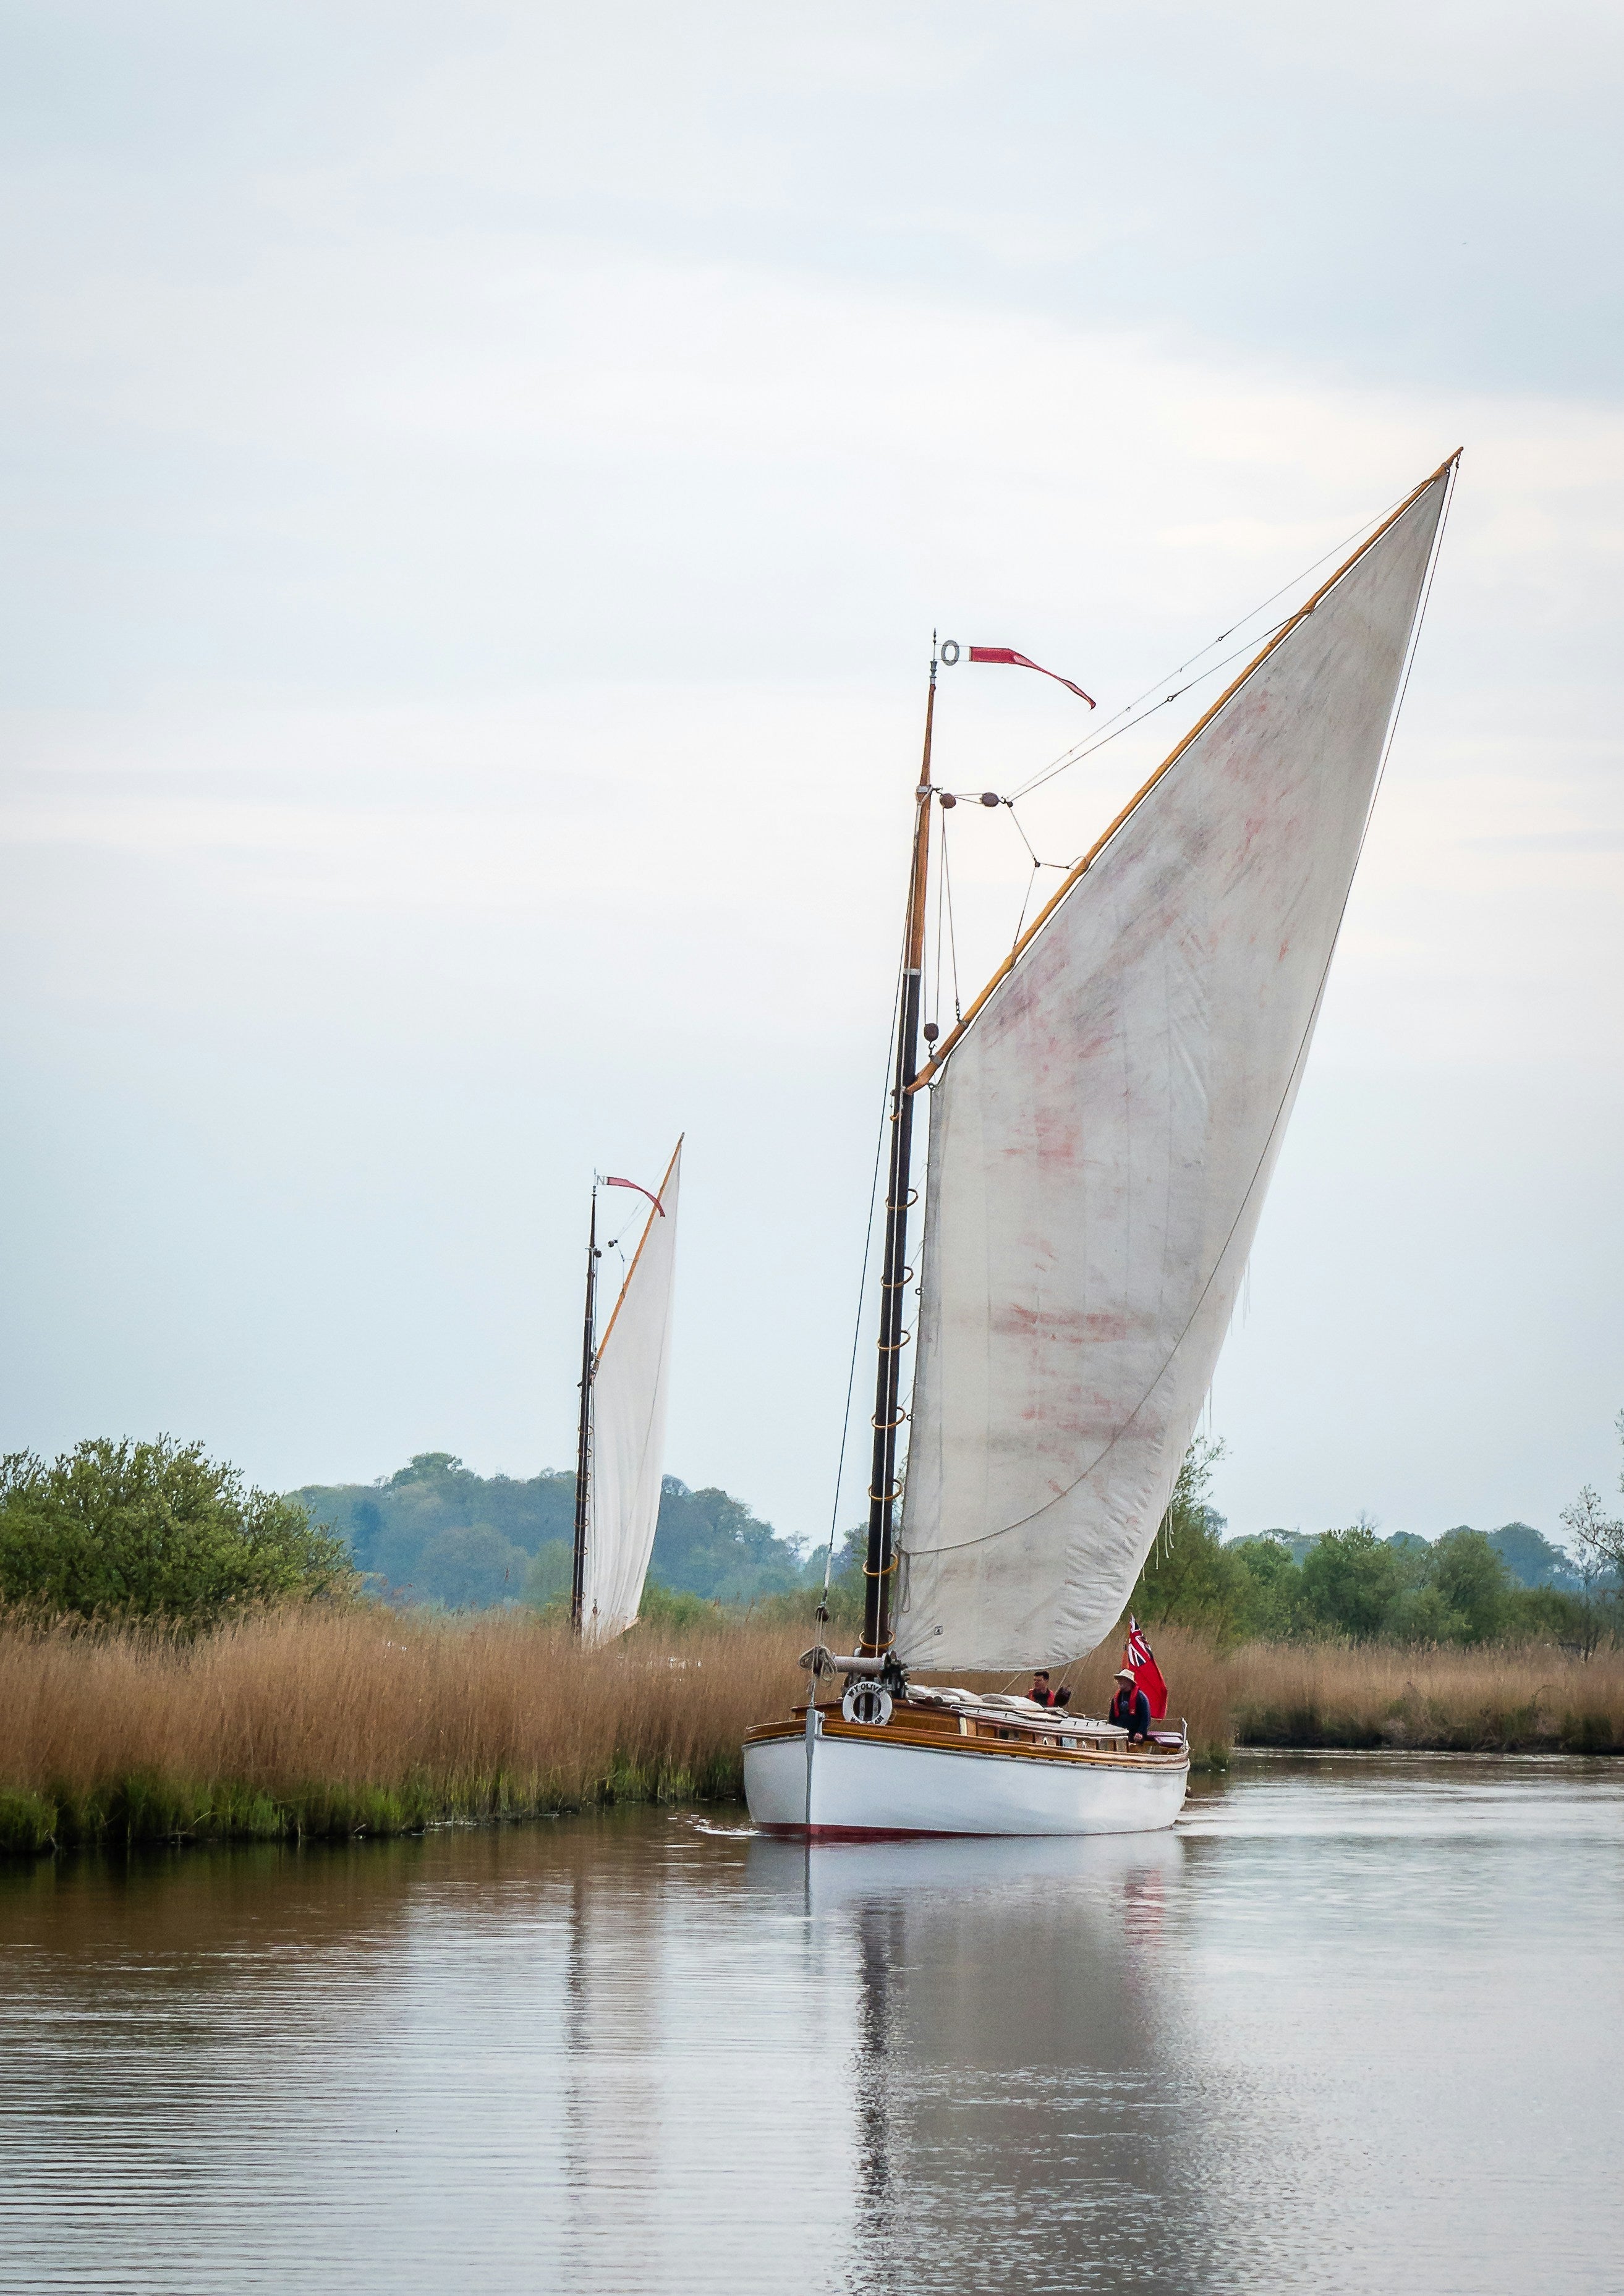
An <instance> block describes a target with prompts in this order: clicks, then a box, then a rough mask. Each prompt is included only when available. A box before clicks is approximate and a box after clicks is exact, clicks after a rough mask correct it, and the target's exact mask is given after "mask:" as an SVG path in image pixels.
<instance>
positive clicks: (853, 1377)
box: [808, 947, 907, 1699]
mask: <svg viewBox="0 0 1624 2296" xmlns="http://www.w3.org/2000/svg"><path fill="white" fill-rule="evenodd" d="M906 964H907V950H906V947H904V948H903V950H902V952H901V954H900V955H899V956H898V961H897V981H896V986H895V988H893V990H892V992H891V1019H890V1028H889V1029H887V1031H886V1038H885V1044H886V1060H885V1087H884V1090H883V1091H882V1094H881V1096H880V1128H879V1132H878V1135H877V1136H876V1138H875V1140H874V1174H873V1177H871V1179H870V1181H869V1184H868V1226H867V1228H866V1230H865V1234H864V1239H863V1272H862V1274H861V1275H859V1276H858V1278H857V1315H856V1316H855V1317H854V1318H853V1321H852V1327H851V1361H850V1363H849V1365H848V1366H847V1370H846V1409H845V1414H844V1415H843V1416H842V1418H841V1453H840V1458H839V1461H838V1463H837V1464H836V1466H835V1470H834V1503H833V1506H832V1507H831V1509H830V1513H829V1546H828V1549H827V1552H826V1553H825V1554H824V1591H823V1594H822V1595H821V1597H820V1598H819V1607H820V1608H821V1609H822V1611H823V1612H824V1620H823V1621H822V1623H824V1624H827V1621H828V1612H829V1582H830V1579H832V1578H833V1574H834V1538H835V1532H836V1530H837V1529H838V1527H839V1524H840V1519H841V1485H842V1484H843V1483H844V1481H845V1479H846V1449H847V1446H848V1444H849V1442H850V1440H851V1398H852V1394H853V1391H854V1390H855V1389H856V1386H857V1350H858V1349H859V1348H860V1347H861V1345H862V1343H863V1308H864V1304H865V1300H866V1299H867V1296H868V1263H869V1260H870V1259H872V1258H873V1256H874V1204H875V1201H876V1200H877V1198H878V1196H879V1193H880V1167H881V1164H882V1162H883V1160H884V1156H885V1127H886V1111H887V1110H888V1108H889V1106H890V1092H891V1045H892V1042H893V1040H894V1039H895V1037H896V1034H897V1016H898V1011H899V1009H900V1006H901V1003H902V979H903V973H904V972H905V970H906ZM808 1695H809V1696H810V1697H812V1698H814V1699H816V1696H817V1680H816V1676H815V1677H813V1681H812V1687H811V1690H810V1692H809V1693H808Z"/></svg>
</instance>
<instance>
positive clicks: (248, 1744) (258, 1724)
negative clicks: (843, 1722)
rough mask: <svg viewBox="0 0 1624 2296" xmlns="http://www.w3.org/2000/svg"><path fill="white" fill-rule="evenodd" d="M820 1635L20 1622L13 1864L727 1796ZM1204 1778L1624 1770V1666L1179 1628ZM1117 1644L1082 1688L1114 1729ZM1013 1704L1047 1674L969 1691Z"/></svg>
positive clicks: (754, 1630)
mask: <svg viewBox="0 0 1624 2296" xmlns="http://www.w3.org/2000/svg"><path fill="white" fill-rule="evenodd" d="M808 1640H810V1633H809V1630H808V1628H807V1627H806V1626H804V1625H802V1626H797V1625H796V1624H794V1623H793V1622H792V1621H791V1622H788V1623H785V1622H783V1621H782V1620H761V1619H752V1618H750V1616H749V1615H748V1614H746V1615H744V1616H742V1617H734V1618H733V1619H728V1618H726V1616H725V1615H718V1618H717V1619H716V1620H715V1621H714V1622H713V1623H711V1622H708V1623H705V1624H703V1625H698V1626H689V1627H686V1628H653V1627H652V1626H651V1625H650V1624H649V1623H648V1622H645V1623H644V1625H643V1626H640V1627H639V1628H636V1630H635V1631H634V1632H633V1633H631V1634H629V1635H627V1636H624V1637H623V1638H622V1639H621V1640H620V1641H619V1642H618V1643H616V1644H612V1645H611V1647H610V1648H609V1649H607V1650H603V1651H583V1650H580V1649H578V1647H577V1646H576V1645H575V1644H574V1643H573V1642H572V1641H571V1640H570V1636H569V1635H568V1634H567V1633H566V1632H562V1631H561V1630H560V1629H559V1628H557V1627H555V1626H552V1625H549V1624H546V1623H545V1622H542V1621H539V1620H534V1619H532V1618H529V1617H528V1616H523V1615H519V1614H515V1613H513V1612H511V1611H508V1612H502V1613H497V1614H490V1613H487V1614H485V1615H483V1616H480V1617H476V1618H474V1619H472V1620H433V1619H428V1618H424V1617H422V1616H414V1615H413V1614H410V1613H406V1614H402V1613H399V1612H394V1611H381V1610H378V1609H373V1608H369V1607H363V1606H357V1607H354V1608H342V1607H337V1606H332V1607H330V1606H327V1605H323V1604H311V1605H308V1606H304V1607H298V1608H291V1609H287V1610H282V1611H266V1612H263V1613H259V1614H257V1615H251V1616H247V1617H243V1618H240V1619H237V1620H233V1621H231V1622H230V1623H228V1624H226V1625H224V1626H221V1627H218V1628H215V1629H213V1630H212V1631H210V1632H208V1633H204V1634H201V1635H196V1636H186V1635H183V1634H180V1633H176V1632H169V1631H166V1630H164V1629H162V1628H152V1627H118V1626H110V1625H97V1624H86V1623H85V1622H84V1621H82V1620H49V1621H45V1620H29V1619H28V1618H24V1617H20V1616H16V1615H13V1616H12V1617H10V1618H9V1619H8V1618H5V1617H4V1616H0V1849H11V1850H16V1851H22V1852H37V1851H39V1850H44V1849H51V1848H53V1847H55V1846H57V1845H62V1844H68V1843H72V1842H79V1841H104V1842H105V1841H115V1842H130V1841H179V1840H186V1839H208V1838H209V1837H216V1838H220V1837H226V1836H237V1837H267V1838H269V1837H275V1836H281V1835H305V1834H316V1835H320V1834H348V1833H400V1832H405V1831H410V1830H413V1829H415V1828H417V1827H420V1826H422V1825H428V1824H431V1823H437V1822H443V1821H446V1820H448V1819H455V1818H469V1819H475V1818H493V1817H504V1816H511V1817H519V1816H539V1815H542V1814H544V1813H548V1812H553V1811H560V1810H569V1809H581V1808H590V1807H592V1806H594V1805H597V1804H602V1803H605V1802H611V1801H621V1800H634V1801H648V1800H694V1799H700V1800H703V1799H712V1798H714V1799H725V1798H727V1797H730V1796H736V1795H737V1793H738V1792H739V1791H740V1785H741V1764H740V1754H739V1748H740V1743H741V1740H742V1736H743V1733H744V1730H745V1728H746V1726H748V1725H749V1724H750V1723H751V1722H753V1721H759V1720H761V1719H763V1718H766V1717H768V1716H771V1715H774V1714H780V1713H783V1712H784V1711H785V1710H787V1708H788V1707H789V1705H790V1704H791V1702H793V1701H794V1700H796V1699H797V1698H799V1697H800V1696H803V1695H804V1693H805V1685H806V1677H805V1676H804V1675H803V1674H801V1673H800V1672H799V1671H798V1669H797V1668H796V1666H795V1657H796V1653H797V1652H798V1651H799V1650H800V1648H801V1647H802V1646H803V1645H804V1644H805V1643H806V1642H808ZM1156 1647H1157V1655H1158V1657H1159V1659H1160V1660H1161V1665H1162V1668H1163V1669H1164V1671H1165V1673H1166V1675H1167V1677H1168V1680H1169V1684H1170V1685H1171V1686H1172V1710H1173V1712H1174V1714H1175V1715H1183V1716H1184V1717H1185V1719H1186V1721H1187V1723H1188V1725H1189V1730H1190V1738H1191V1743H1192V1747H1193V1751H1194V1754H1195V1757H1196V1759H1197V1762H1198V1763H1200V1764H1204V1765H1206V1766H1207V1767H1219V1766H1221V1765H1222V1764H1223V1762H1224V1761H1225V1760H1226V1759H1227V1757H1228V1752H1229V1749H1230V1747H1231V1746H1232V1745H1233V1744H1234V1743H1240V1744H1242V1745H1253V1746H1277V1747H1290V1746H1295V1747H1303V1748H1310V1747H1393V1748H1402V1747H1407V1748H1412V1749H1416V1750H1419V1749H1423V1748H1431V1749H1444V1750H1448V1751H1491V1750H1499V1751H1570V1752H1585V1753H1619V1752H1624V1653H1620V1652H1616V1651H1614V1652H1601V1653H1598V1654H1597V1656H1595V1658H1594V1659H1592V1660H1590V1661H1587V1662H1581V1661H1578V1660H1574V1659H1570V1658H1568V1657H1565V1656H1564V1655H1563V1654H1562V1652H1559V1651H1556V1650H1554V1649H1551V1648H1549V1647H1533V1648H1529V1649H1502V1648H1497V1647H1495V1648H1485V1649H1481V1650H1475V1651H1424V1652H1423V1651H1414V1650H1403V1649H1396V1648H1390V1647H1384V1646H1382V1645H1363V1646H1354V1647H1350V1646H1348V1645H1345V1644H1250V1645H1247V1646H1246V1647H1244V1648H1242V1649H1240V1650H1236V1651H1232V1652H1226V1653H1225V1652H1216V1651H1214V1650H1213V1649H1212V1648H1211V1647H1210V1646H1209V1645H1208V1644H1203V1643H1202V1642H1201V1641H1199V1640H1197V1639H1196V1638H1195V1637H1193V1636H1190V1635H1187V1634H1184V1633H1181V1632H1180V1631H1178V1630H1177V1628H1171V1627H1163V1628H1161V1630H1160V1632H1159V1633H1158V1636H1157V1643H1156ZM1117 1648H1118V1645H1117V1644H1116V1642H1115V1640H1114V1639H1113V1640H1111V1641H1110V1642H1108V1643H1107V1644H1105V1645H1104V1646H1103V1649H1101V1650H1099V1651H1096V1652H1095V1653H1094V1655H1093V1656H1092V1657H1091V1658H1089V1659H1087V1660H1085V1661H1082V1662H1081V1663H1080V1664H1079V1665H1078V1666H1076V1667H1073V1668H1070V1669H1067V1670H1066V1672H1065V1674H1064V1675H1063V1676H1058V1677H1057V1679H1063V1680H1067V1681H1069V1682H1070V1684H1071V1685H1072V1690H1073V1705H1074V1710H1075V1711H1077V1712H1079V1713H1095V1714H1097V1713H1100V1712H1103V1710H1104V1706H1105V1703H1106V1702H1107V1700H1108V1699H1109V1696H1110V1693H1111V1669H1112V1668H1113V1667H1114V1665H1115V1664H1116V1663H1117ZM958 1678H959V1679H961V1680H969V1681H972V1682H974V1683H977V1684H979V1686H980V1687H982V1688H985V1689H1006V1688H1011V1687H1021V1688H1024V1687H1025V1679H1026V1678H1025V1677H1019V1678H1017V1679H1016V1680H1015V1681H1013V1682H1012V1680H1011V1678H1010V1677H1007V1676H1000V1677H988V1676H983V1677H963V1676H961V1677H958Z"/></svg>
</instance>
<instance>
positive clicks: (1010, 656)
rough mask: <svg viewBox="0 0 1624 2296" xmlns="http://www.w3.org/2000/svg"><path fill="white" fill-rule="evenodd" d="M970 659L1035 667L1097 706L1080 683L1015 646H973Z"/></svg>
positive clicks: (1070, 691)
mask: <svg viewBox="0 0 1624 2296" xmlns="http://www.w3.org/2000/svg"><path fill="white" fill-rule="evenodd" d="M970 659H971V660H972V661H1003V662H1007V663H1008V664H1009V666H1010V668H1012V669H1035V670H1036V671H1037V672H1038V676H1039V677H1052V678H1053V679H1054V683H1055V685H1063V686H1064V687H1065V689H1066V691H1067V693H1075V694H1076V696H1077V698H1078V700H1079V701H1086V702H1087V704H1088V707H1089V708H1090V709H1094V708H1095V699H1094V696H1093V694H1092V693H1084V692H1083V689H1082V687H1081V686H1080V685H1073V684H1072V682H1071V680H1070V678H1069V677H1062V676H1061V674H1060V672H1059V670H1057V669H1046V668H1044V666H1043V664H1042V663H1041V662H1040V661H1029V660H1028V659H1027V657H1026V655H1025V654H1023V653H1017V652H1015V649H1014V647H1013V646H972V647H971V649H970Z"/></svg>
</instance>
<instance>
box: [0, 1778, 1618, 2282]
mask: <svg viewBox="0 0 1624 2296" xmlns="http://www.w3.org/2000/svg"><path fill="white" fill-rule="evenodd" d="M1621 2043H1624V1764H1615V1765H1609V1764H1606V1763H1603V1762H1591V1763H1587V1762H1583V1761H1564V1760H1560V1759H1546V1760H1521V1759H1481V1760H1480V1759H1424V1758H1423V1759H1417V1758H1412V1759H1403V1758H1392V1757H1386V1758H1381V1757H1377V1758H1370V1757H1360V1756H1351V1757H1311V1758H1307V1759H1286V1758H1272V1759H1270V1758H1259V1759H1243V1760H1242V1761H1241V1762H1239V1763H1238V1764H1237V1766H1236V1768H1235V1770H1234V1773H1233V1775H1232V1776H1231V1777H1230V1778H1229V1780H1227V1781H1226V1783H1224V1784H1220V1785H1217V1786H1213V1787H1209V1788H1206V1789H1198V1791H1197V1792H1195V1794H1194V1795H1193V1798H1192V1800H1191V1803H1190V1805H1189V1808H1188V1809H1187V1811H1186V1814H1185V1817H1184V1818H1183V1819H1182V1820H1181V1821H1180V1823H1179V1825H1178V1826H1177V1829H1176V1830H1175V1831H1174V1832H1173V1833H1168V1834H1159V1835H1141V1836H1135V1837H1130V1838H1119V1839H1116V1840H1098V1841H1050V1842H1038V1843H1026V1844H1020V1843H1012V1842H940V1843H930V1842H898V1843H893V1844H885V1845H877V1846H875V1847H873V1848H863V1847H860V1846H856V1847H846V1846H829V1847H821V1848H818V1849H814V1850H811V1851H810V1852H808V1851H807V1850H805V1849H800V1848H799V1847H797V1846H795V1845H792V1844H789V1843H785V1842H777V1841H763V1840H759V1839H754V1838H752V1837H751V1836H750V1833H749V1832H748V1829H747V1828H746V1826H745V1825H744V1824H743V1822H742V1816H738V1817H731V1818H730V1817H729V1816H726V1815H724V1816H714V1815H713V1816H709V1817H704V1816H695V1815H694V1814H693V1813H691V1812H690V1813H681V1814H673V1813H670V1812H666V1811H660V1812H648V1811H636V1812H627V1813H619V1814H611V1815H610V1816H604V1817H602V1818H586V1819H571V1820H566V1821H561V1822H559V1823H557V1824H553V1825H537V1826H526V1827H510V1828H504V1829H501V1830H494V1831H472V1830H468V1831H454V1832H446V1833H431V1834H429V1835H427V1836H425V1837H423V1838H422V1839H420V1840H415V1841H398V1842H361V1843H353V1844H349V1845H346V1846H343V1847H320V1848H315V1849H304V1850H299V1849H284V1848H254V1849H218V1850H209V1849H194V1850H188V1851H182V1852H179V1853H176V1854H174V1855H168V1854H165V1855H150V1854H149V1855H144V1856H142V1857H137V1858H135V1859H134V1860H133V1861H130V1862H125V1861H122V1860H119V1861H109V1860H104V1859H90V1858H84V1859H64V1860H62V1861H60V1862H58V1863H56V1864H42V1865H40V1866H34V1867H12V1868H11V1869H9V1870H7V1871H5V1872H4V1874H0V2288H4V2289H5V2290H7V2291H12V2290H19V2291H23V2290H26V2291H28V2292H29V2296H35V2292H43V2291H47V2290H53V2289H75V2290H94V2291H96V2292H98V2296H101V2292H115V2291H118V2292H122V2291H143V2292H147V2291H151V2292H159V2296H193V2292H196V2296H237V2292H241V2291H249V2290H256V2291H258V2290H266V2291H275V2292H278V2296H283V2292H298V2296H304V2292H322V2296H325V2292H328V2291H332V2292H334V2296H338V2292H345V2296H373V2292H378V2296H382V2292H385V2291H388V2292H390V2296H411V2292H418V2291H422V2292H426V2296H439V2292H458V2296H461V2292H464V2291H466V2292H469V2296H474V2292H479V2296H509V2292H520V2291H523V2292H526V2296H541V2292H553V2291H560V2292H570V2296H574V2292H603V2296H634V2292H639V2296H641V2292H653V2296H664V2292H667V2291H673V2292H675V2291H687V2290H693V2291H705V2292H707V2296H710V2292H734V2291H736V2292H741V2296H778V2292H781V2291H782V2292H784V2296H790V2292H795V2296H815V2292H822V2291H842V2292H843V2291H851V2292H864V2296H866V2292H874V2296H892V2292H896V2296H914V2292H915V2291H917V2292H920V2296H925V2292H931V2296H970V2292H979V2291H982V2290H986V2291H996V2292H998V2296H1003V2292H1005V2291H1016V2290H1019V2291H1022V2292H1031V2296H1046V2292H1050V2291H1054V2292H1056V2296H1062V2292H1063V2296H1072V2292H1076V2291H1083V2290H1096V2289H1097V2290H1101V2291H1108V2292H1112V2296H1114V2292H1117V2291H1122V2290H1139V2289H1144V2290H1146V2291H1150V2290H1154V2291H1156V2292H1158V2296H1181V2292H1185V2291H1188V2292H1192V2296H1194V2292H1201V2296H1206V2292H1209V2291H1214V2290H1231V2289H1233V2290H1236V2291H1242V2290H1243V2291H1246V2292H1248V2296H1259V2292H1270V2291H1275V2290H1279V2291H1299V2290H1335V2291H1348V2292H1350V2296H1351V2292H1355V2291H1357V2292H1359V2296H1368V2292H1372V2291H1383V2292H1385V2291H1388V2290H1402V2291H1404V2292H1407V2296H1455V2292H1457V2291H1458V2292H1460V2296H1489V2292H1495V2291H1499V2290H1502V2289H1504V2290H1518V2291H1522V2290H1525V2289H1527V2288H1529V2287H1530V2285H1537V2286H1538V2288H1539V2289H1540V2290H1541V2291H1542V2292H1552V2291H1560V2292H1562V2296H1566V2292H1569V2291H1590V2290H1595V2291H1598V2292H1601V2291H1606V2292H1609V2296H1612V2292H1614V2291H1617V2290H1619V2289H1620V2287H1621V2286H1624V2216H1621V2214H1620V2157H1621V2153H1624V2063H1621V2054H1624V2052H1621V2047H1620V2044H1621Z"/></svg>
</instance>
